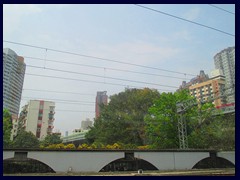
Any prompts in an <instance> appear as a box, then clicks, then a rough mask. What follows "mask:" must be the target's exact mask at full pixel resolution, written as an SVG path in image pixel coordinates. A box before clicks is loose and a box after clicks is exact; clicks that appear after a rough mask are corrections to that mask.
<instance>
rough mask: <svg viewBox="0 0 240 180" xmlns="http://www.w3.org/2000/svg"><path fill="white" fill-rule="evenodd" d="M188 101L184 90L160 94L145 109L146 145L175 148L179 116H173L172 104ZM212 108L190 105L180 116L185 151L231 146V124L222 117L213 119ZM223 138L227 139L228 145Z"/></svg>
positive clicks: (210, 106)
mask: <svg viewBox="0 0 240 180" xmlns="http://www.w3.org/2000/svg"><path fill="white" fill-rule="evenodd" d="M188 99H194V98H193V97H191V96H190V94H189V92H188V91H187V90H183V91H179V92H175V93H162V94H161V96H160V98H158V99H157V100H156V101H155V103H154V105H153V106H152V107H150V108H149V111H148V112H149V113H148V115H147V116H146V117H145V122H146V132H147V137H148V138H149V145H151V146H152V148H160V149H173V148H179V136H178V119H179V118H180V116H179V114H177V113H176V111H177V109H176V103H177V102H179V101H180V102H181V101H186V100H188ZM212 109H214V105H213V104H212V103H205V104H202V105H198V106H193V107H191V108H189V109H188V110H187V111H186V112H185V113H184V118H185V119H186V125H187V136H188V145H189V148H194V149H199V148H202V149H203V148H205V149H206V148H212V149H219V148H222V149H224V148H225V149H226V148H227V149H229V148H230V147H229V145H230V144H231V147H233V146H234V142H235V141H234V133H233V132H234V130H233V129H235V128H234V125H233V121H232V120H226V119H224V118H223V116H222V115H219V116H213V114H212V111H211V110H212ZM226 132H228V133H227V134H228V135H226ZM224 133H225V134H224ZM229 133H230V134H229ZM227 139H229V142H228V143H227V141H228V140H227ZM223 142H225V144H224V143H223ZM227 144H228V145H227ZM226 145H227V146H228V147H227V146H226Z"/></svg>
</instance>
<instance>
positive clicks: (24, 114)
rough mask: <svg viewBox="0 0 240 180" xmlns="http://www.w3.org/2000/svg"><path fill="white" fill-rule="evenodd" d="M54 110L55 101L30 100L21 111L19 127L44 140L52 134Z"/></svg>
mask: <svg viewBox="0 0 240 180" xmlns="http://www.w3.org/2000/svg"><path fill="white" fill-rule="evenodd" d="M54 110H55V103H54V102H51V101H42V100H30V101H29V102H28V104H27V105H25V106H24V107H23V109H22V111H21V113H20V117H19V128H22V129H23V130H25V131H28V132H29V131H30V132H32V133H33V134H34V135H35V136H36V137H37V138H38V139H39V140H43V139H44V138H45V137H46V136H47V135H48V134H52V129H53V128H54V126H53V122H54V120H55V119H54V114H55V111H54Z"/></svg>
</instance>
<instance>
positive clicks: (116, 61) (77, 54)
mask: <svg viewBox="0 0 240 180" xmlns="http://www.w3.org/2000/svg"><path fill="white" fill-rule="evenodd" d="M3 42H6V43H11V44H16V45H21V46H26V47H32V48H37V49H44V50H46V49H47V50H48V51H53V52H58V53H65V54H71V55H75V56H81V57H85V58H92V59H98V60H103V61H108V62H114V63H119V64H126V65H131V66H137V67H142V68H147V69H154V70H159V71H165V72H170V73H176V74H183V75H185V74H186V75H189V76H196V75H195V74H189V73H183V72H178V71H171V70H167V69H161V68H157V67H151V66H145V65H140V64H134V63H129V62H124V61H118V60H114V59H107V58H101V57H96V56H90V55H84V54H79V53H74V52H69V51H63V50H57V49H51V48H47V47H40V46H35V45H29V44H25V43H19V42H13V41H8V40H3Z"/></svg>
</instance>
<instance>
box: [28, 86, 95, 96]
mask: <svg viewBox="0 0 240 180" xmlns="http://www.w3.org/2000/svg"><path fill="white" fill-rule="evenodd" d="M23 91H40V92H50V93H63V94H79V95H84V96H95V95H94V94H86V93H77V92H68V91H66V92H63V91H51V90H46V89H26V88H24V89H23Z"/></svg>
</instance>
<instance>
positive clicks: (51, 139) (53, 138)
mask: <svg viewBox="0 0 240 180" xmlns="http://www.w3.org/2000/svg"><path fill="white" fill-rule="evenodd" d="M60 143H62V139H61V138H60V136H59V135H57V134H49V135H47V136H46V137H45V138H44V140H43V141H41V142H40V144H41V145H42V146H44V147H46V146H49V145H50V144H60Z"/></svg>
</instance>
